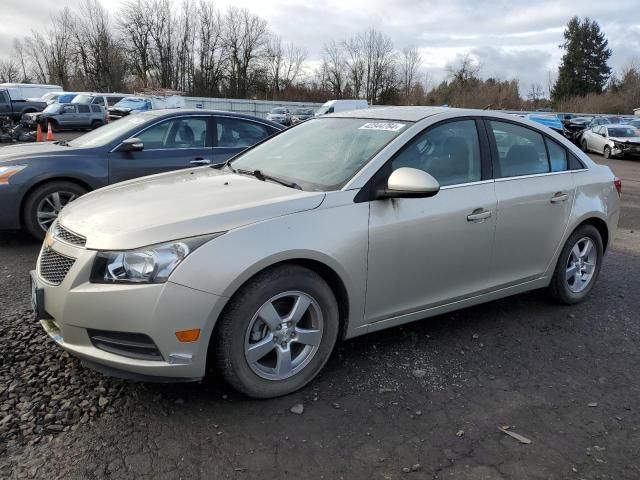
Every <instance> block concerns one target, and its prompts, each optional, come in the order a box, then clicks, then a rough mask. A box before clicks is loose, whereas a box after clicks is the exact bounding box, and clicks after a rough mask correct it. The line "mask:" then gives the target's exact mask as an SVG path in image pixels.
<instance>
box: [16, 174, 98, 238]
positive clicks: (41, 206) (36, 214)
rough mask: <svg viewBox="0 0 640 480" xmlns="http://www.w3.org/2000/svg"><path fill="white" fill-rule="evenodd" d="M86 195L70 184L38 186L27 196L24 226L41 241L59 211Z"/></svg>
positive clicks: (50, 183) (78, 187) (51, 183)
mask: <svg viewBox="0 0 640 480" xmlns="http://www.w3.org/2000/svg"><path fill="white" fill-rule="evenodd" d="M85 193H87V190H86V189H85V188H84V187H81V186H80V185H78V184H76V183H72V182H64V181H53V182H49V183H45V184H44V185H40V186H39V187H37V188H36V189H35V190H34V191H33V192H31V193H30V194H29V196H28V197H27V199H26V201H25V203H24V210H23V218H24V225H25V227H26V228H27V230H28V231H29V233H31V235H33V236H34V237H36V238H38V239H43V238H44V236H45V234H46V233H47V230H48V229H49V227H50V226H51V224H52V223H53V222H54V221H55V219H56V218H58V214H59V213H60V211H61V210H62V209H63V208H64V207H65V206H66V205H67V204H68V203H70V202H72V201H73V200H75V199H76V198H78V197H79V196H81V195H84V194H85Z"/></svg>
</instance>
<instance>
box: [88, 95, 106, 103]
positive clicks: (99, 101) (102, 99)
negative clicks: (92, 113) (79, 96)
mask: <svg viewBox="0 0 640 480" xmlns="http://www.w3.org/2000/svg"><path fill="white" fill-rule="evenodd" d="M91 103H95V104H96V105H104V97H103V96H102V95H100V96H97V97H94V98H93V102H91Z"/></svg>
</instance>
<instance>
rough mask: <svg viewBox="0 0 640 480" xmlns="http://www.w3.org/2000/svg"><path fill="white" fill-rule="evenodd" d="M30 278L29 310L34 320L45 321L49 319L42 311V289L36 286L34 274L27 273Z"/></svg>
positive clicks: (44, 311) (33, 272)
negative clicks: (34, 317) (31, 311)
mask: <svg viewBox="0 0 640 480" xmlns="http://www.w3.org/2000/svg"><path fill="white" fill-rule="evenodd" d="M29 273H30V276H31V309H32V310H33V313H34V314H35V316H36V320H46V319H49V318H51V315H49V314H48V313H47V312H46V310H45V309H44V289H43V288H41V287H39V286H38V280H37V279H36V272H35V271H31V272H29Z"/></svg>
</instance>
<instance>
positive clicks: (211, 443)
mask: <svg viewBox="0 0 640 480" xmlns="http://www.w3.org/2000/svg"><path fill="white" fill-rule="evenodd" d="M594 159H596V160H597V161H598V162H601V163H603V160H602V158H601V157H597V156H594ZM607 163H608V164H609V165H610V166H611V167H612V168H613V170H614V171H615V172H616V174H617V175H619V176H620V177H621V178H622V181H623V189H624V190H623V199H622V206H623V211H622V217H621V220H620V232H619V236H618V237H617V238H616V240H615V241H614V243H613V247H612V248H611V250H610V251H609V253H608V254H607V256H606V258H605V264H604V266H603V269H602V272H601V276H600V278H599V281H598V283H597V285H596V287H595V288H594V290H593V291H592V294H591V296H590V298H589V299H588V300H587V301H586V302H584V303H583V304H580V305H577V306H573V307H562V306H558V305H556V304H553V303H551V302H550V301H549V300H548V299H547V297H546V296H545V293H544V292H542V291H537V292H531V293H527V294H523V295H518V296H515V297H512V298H508V299H503V300H500V301H496V302H491V303H488V304H485V305H481V306H478V307H473V308H469V309H465V310H462V311H459V312H456V313H454V314H447V315H443V316H439V317H436V318H432V319H429V320H428V321H424V322H416V323H413V324H411V325H408V326H405V327H401V328H394V329H390V330H387V331H383V332H379V333H375V334H371V335H367V336H364V337H360V338H357V339H354V340H350V341H346V342H343V343H342V344H340V345H339V347H338V348H337V351H336V352H334V355H333V356H332V358H331V360H330V361H329V363H328V365H327V367H326V369H325V370H324V372H323V373H322V374H321V376H320V377H319V378H318V379H317V380H315V381H314V382H312V383H311V384H310V385H309V386H308V387H307V388H305V389H304V390H302V391H300V392H298V393H295V394H292V395H290V396H287V397H284V398H279V399H275V400H267V401H264V400H263V401H256V400H249V399H246V398H244V397H242V396H239V395H237V394H235V393H233V392H232V391H231V390H230V389H229V388H228V387H226V386H225V385H224V384H223V383H222V382H221V381H220V380H219V379H216V378H211V379H207V380H206V381H205V382H203V383H202V384H193V385H148V384H135V383H129V382H120V383H114V384H104V385H105V386H104V387H103V386H102V385H103V384H102V383H98V384H96V382H100V380H97V379H98V378H99V377H97V375H98V374H96V373H93V372H92V371H90V370H86V369H83V368H82V367H80V366H79V365H78V364H77V362H76V361H75V360H73V359H71V358H68V357H66V356H65V357H62V356H58V357H51V356H48V355H49V354H48V353H47V352H48V351H49V349H51V350H53V349H56V348H57V347H56V346H55V345H54V344H53V343H51V342H50V341H49V340H48V339H47V338H46V335H45V334H44V333H43V332H39V328H40V327H39V325H37V324H35V322H34V321H33V317H32V315H31V314H30V313H29V311H28V278H27V272H28V270H29V269H30V268H32V267H33V265H34V262H35V259H36V256H37V252H38V249H39V245H38V244H37V243H36V242H34V241H31V240H29V239H28V237H26V236H25V235H24V234H20V233H0V259H1V260H2V261H1V264H0V308H1V310H0V365H2V369H3V370H5V372H6V371H9V370H11V369H15V368H16V362H18V361H19V362H24V363H23V364H20V365H23V366H22V367H21V368H29V367H30V365H31V363H32V362H36V361H39V362H41V363H44V364H45V365H46V364H47V363H48V362H49V363H52V362H61V363H64V365H63V366H64V372H65V373H64V374H62V375H58V376H56V377H55V379H56V380H55V382H57V383H61V382H70V383H73V384H74V385H77V386H78V388H79V389H80V390H78V391H84V390H82V389H83V388H84V389H85V390H86V389H90V390H91V391H98V390H97V389H102V390H106V391H107V393H105V395H107V394H109V392H112V391H113V392H116V393H114V394H113V399H108V401H109V402H111V403H109V405H110V407H109V406H106V407H105V408H104V409H102V410H100V409H98V410H96V414H95V415H91V416H90V418H89V420H88V421H87V422H85V423H78V424H77V425H75V427H77V428H75V429H67V430H66V431H62V432H61V433H51V434H50V435H43V436H42V437H41V440H39V441H37V442H34V443H33V444H32V445H24V444H21V443H20V442H13V443H12V444H11V445H4V447H3V446H2V445H0V452H2V453H1V457H0V477H1V478H43V479H45V478H46V479H53V478H64V479H67V478H78V479H80V478H89V479H93V478H96V479H98V478H100V479H109V478H114V479H115V478H123V479H128V478H154V479H178V478H184V479H194V478H201V479H214V478H215V479H217V478H234V479H235V478H243V479H250V478H251V479H253V478H255V479H270V478H275V477H279V478H294V477H295V478H308V479H316V478H318V479H397V478H415V479H431V478H439V479H463V480H465V479H468V480H494V479H496V480H497V479H638V478H640V460H638V458H640V403H639V402H638V398H640V355H639V349H638V345H639V344H640V322H639V320H640V313H639V311H638V310H639V309H638V307H639V306H640V289H639V288H638V287H639V286H640V162H632V161H622V160H611V161H608V162H607ZM16 324H20V325H21V327H20V328H22V330H20V331H21V332H25V333H24V335H27V334H30V332H31V329H33V332H36V331H37V332H38V333H34V335H37V341H35V342H33V343H34V344H33V345H32V344H31V342H29V345H26V346H25V349H27V352H31V351H33V352H35V353H34V356H33V359H32V358H31V357H30V355H20V354H19V352H18V353H16V352H15V351H14V350H15V346H14V345H15V338H12V336H11V334H10V332H12V331H14V330H12V328H15V325H16ZM21 335H22V334H21ZM35 359H40V360H35ZM11 371H13V370H11ZM16 372H18V370H16ZM51 383H52V380H49V379H48V377H47V378H44V377H36V378H34V379H33V380H32V387H33V389H34V390H38V389H44V388H50V387H51ZM5 390H6V389H5ZM102 390H99V391H100V392H101V391H102ZM3 394H4V393H3V390H2V386H1V385H0V399H2V398H3V397H2V395H3ZM23 400H24V399H19V401H20V402H22V401H23ZM79 400H80V398H75V399H74V402H77V401H79ZM24 401H26V400H24ZM98 401H99V400H98ZM296 404H302V405H303V407H304V412H303V413H302V415H296V414H294V413H292V412H291V411H290V408H291V407H292V406H293V405H296ZM72 407H73V405H72ZM82 408H83V407H80V409H81V410H82ZM4 413H6V412H5V411H2V412H1V414H0V418H2V417H3V416H4ZM53 413H55V412H53ZM81 413H82V411H81ZM26 418H28V417H26ZM1 421H2V420H0V426H1ZM503 425H508V426H509V427H510V428H509V431H512V432H516V433H518V434H520V435H523V436H524V437H526V438H527V439H529V440H530V441H531V443H530V444H523V443H520V442H519V441H518V440H516V439H514V438H512V437H510V436H508V435H506V434H505V433H502V432H501V431H499V430H498V427H499V426H503Z"/></svg>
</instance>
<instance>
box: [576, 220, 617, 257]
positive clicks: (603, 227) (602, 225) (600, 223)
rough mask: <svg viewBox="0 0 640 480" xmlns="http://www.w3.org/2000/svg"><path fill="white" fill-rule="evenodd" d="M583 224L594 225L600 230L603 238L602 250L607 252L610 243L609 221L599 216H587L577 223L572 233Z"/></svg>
mask: <svg viewBox="0 0 640 480" xmlns="http://www.w3.org/2000/svg"><path fill="white" fill-rule="evenodd" d="M583 225H592V226H594V227H595V228H596V230H598V233H600V237H601V238H602V251H603V252H606V251H607V247H608V245H609V227H608V226H607V222H605V221H604V220H603V219H601V218H599V217H589V218H585V219H584V220H582V221H581V222H580V223H579V224H578V225H576V227H575V228H574V229H573V231H572V232H571V233H572V234H573V232H575V231H576V230H577V229H578V228H580V227H582V226H583Z"/></svg>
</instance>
